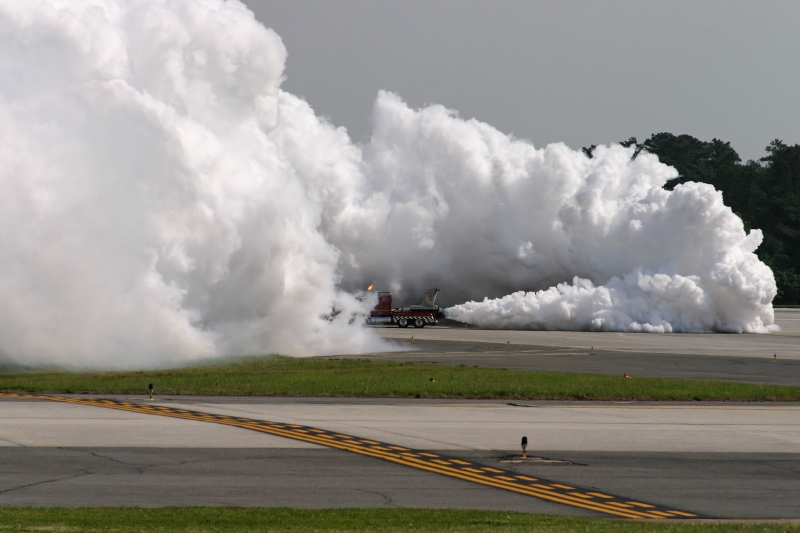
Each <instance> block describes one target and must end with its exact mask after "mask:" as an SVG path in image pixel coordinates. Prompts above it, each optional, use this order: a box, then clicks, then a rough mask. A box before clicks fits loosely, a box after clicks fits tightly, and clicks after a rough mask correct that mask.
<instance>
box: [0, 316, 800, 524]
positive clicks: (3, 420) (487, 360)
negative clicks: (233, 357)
mask: <svg viewBox="0 0 800 533" xmlns="http://www.w3.org/2000/svg"><path fill="white" fill-rule="evenodd" d="M776 315H777V318H778V321H777V322H778V324H779V325H780V326H781V328H782V329H781V331H780V332H777V333H771V334H767V335H648V334H616V333H608V334H605V333H585V332H572V333H570V332H527V331H487V330H477V329H473V328H459V327H436V328H424V329H422V330H415V329H411V328H409V329H405V330H401V329H399V328H379V333H380V334H381V335H382V336H384V337H385V338H387V339H390V340H391V342H392V343H395V348H399V349H401V350H403V351H391V352H386V353H376V354H368V355H366V356H365V355H361V356H359V357H367V358H371V359H390V360H402V361H417V362H432V363H437V364H452V365H461V364H466V365H480V366H491V367H502V368H510V369H526V370H547V371H560V372H585V373H599V374H612V375H613V374H622V373H628V374H631V375H634V376H637V377H638V376H642V377H675V378H689V379H716V380H730V381H743V382H753V383H776V384H800V310H798V311H796V310H778V311H777V313H776ZM411 336H414V337H415V338H414V342H413V343H412V342H411ZM592 347H594V350H592V349H591V348H592ZM775 353H777V354H778V358H777V362H773V357H772V356H773V354H775ZM120 399H121V400H131V401H135V402H144V399H143V398H142V397H121V398H120ZM148 405H151V406H159V405H163V406H171V407H176V408H183V409H191V410H196V411H202V412H206V413H212V414H216V415H226V416H231V417H247V418H248V419H253V420H270V421H275V422H278V423H284V424H302V425H304V427H313V428H321V429H322V430H324V431H328V432H341V434H343V435H344V434H347V435H353V436H355V437H356V438H360V439H374V440H375V441H380V442H385V443H391V444H393V445H397V446H401V447H403V446H405V447H409V448H414V449H417V450H427V451H430V452H432V453H433V454H445V455H447V456H449V457H455V458H461V459H462V460H464V461H473V462H476V463H482V464H485V465H492V466H493V467H495V468H497V469H499V470H504V471H513V472H516V473H517V474H519V476H522V477H523V478H524V477H532V478H548V479H550V480H555V481H556V482H559V483H563V484H567V485H564V486H575V487H584V489H583V490H589V491H592V490H594V491H598V493H608V494H613V495H617V496H620V497H625V498H630V499H631V501H644V502H652V503H654V504H657V505H664V506H671V507H673V508H675V509H682V510H685V511H689V512H692V513H696V514H700V515H705V516H711V517H718V518H736V519H739V518H742V519H756V518H792V519H797V518H800V506H798V505H797V502H798V501H800V475H798V474H800V405H798V404H745V403H742V404H724V403H720V404H714V403H702V404H697V403H695V404H676V403H649V404H648V403H599V402H597V403H586V402H517V403H513V402H501V401H444V400H414V399H407V400H405V399H404V400H398V399H330V398H252V397H249V398H225V397H215V398H203V397H195V398H193V397H174V398H165V397H157V399H156V401H155V402H152V403H148ZM522 435H525V436H527V437H528V439H529V441H530V445H529V454H530V455H531V456H533V457H538V458H542V459H541V460H534V461H529V462H520V461H519V460H518V456H519V449H518V445H519V440H520V438H521V436H522ZM17 505H20V506H87V505H88V506H111V505H136V506H165V505H253V506H267V507H268V506H290V507H301V508H329V507H412V506H413V507H435V508H463V509H497V510H517V511H527V512H542V513H553V514H570V515H582V516H601V515H600V514H599V513H596V512H595V511H591V510H586V509H582V508H578V507H574V506H569V505H562V504H558V503H553V502H551V501H545V500H542V499H537V498H534V497H531V496H526V495H523V494H517V493H514V492H510V491H508V490H502V489H500V488H493V487H490V486H483V485H480V484H477V483H475V482H471V481H468V480H463V479H455V478H453V477H446V476H443V475H439V474H436V473H432V472H428V471H423V470H421V469H419V468H414V467H410V466H407V465H402V464H394V463H392V462H388V461H386V460H381V459H378V458H374V457H365V456H363V455H358V454H356V453H352V452H348V451H343V450H340V449H332V448H330V447H326V446H320V445H318V444H312V443H309V442H302V441H299V440H296V439H290V438H284V437H281V436H276V435H271V434H264V433H258V432H256V431H252V430H248V429H245V428H243V427H229V426H224V425H219V424H216V423H209V422H205V421H200V420H181V419H174V418H166V417H163V416H154V415H151V414H143V413H134V412H124V411H117V410H112V409H108V408H103V407H90V406H85V405H73V404H63V403H55V402H49V401H36V400H9V399H0V506H17Z"/></svg>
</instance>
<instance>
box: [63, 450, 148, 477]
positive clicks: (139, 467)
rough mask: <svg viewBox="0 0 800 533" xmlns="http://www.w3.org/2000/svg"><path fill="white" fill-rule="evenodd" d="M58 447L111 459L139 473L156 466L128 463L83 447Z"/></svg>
mask: <svg viewBox="0 0 800 533" xmlns="http://www.w3.org/2000/svg"><path fill="white" fill-rule="evenodd" d="M58 449H59V450H68V451H71V452H78V453H85V454H88V455H91V456H92V457H97V458H98V459H105V460H107V461H111V462H112V463H117V464H120V465H125V466H129V467H132V468H133V469H134V470H135V471H136V472H138V473H140V474H144V471H145V469H147V468H151V467H154V466H157V465H156V464H148V465H136V464H134V463H128V462H126V461H121V460H119V459H114V458H113V457H109V456H107V455H102V454H100V453H97V452H94V451H92V450H83V449H80V448H67V447H64V446H60V447H59V448H58Z"/></svg>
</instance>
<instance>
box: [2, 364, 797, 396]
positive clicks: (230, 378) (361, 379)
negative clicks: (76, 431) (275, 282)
mask: <svg viewBox="0 0 800 533" xmlns="http://www.w3.org/2000/svg"><path fill="white" fill-rule="evenodd" d="M432 380H433V381H432ZM149 383H153V384H154V386H155V390H156V394H179V395H180V394H184V395H236V396H248V395H258V396H330V397H396V398H397V397H412V398H480V399H508V400H607V401H621V400H641V401H650V400H663V401H703V400H720V401H800V387H792V386H781V385H759V384H751V383H732V382H723V381H695V380H679V379H661V378H634V379H625V378H623V377H622V376H601V375H593V374H566V373H555V372H523V371H512V370H503V369H495V368H478V367H466V366H461V367H448V366H438V365H421V364H413V363H397V362H388V361H365V360H353V359H295V358H290V357H279V356H267V357H249V358H241V359H238V360H235V361H233V362H230V361H229V362H226V363H224V364H223V363H217V364H210V365H205V366H196V367H187V368H174V369H168V370H158V371H132V372H91V373H88V372H66V371H20V372H3V373H0V391H8V392H10V391H18V392H32V393H33V392H37V393H67V394H68V393H87V394H146V393H147V387H148V384H149Z"/></svg>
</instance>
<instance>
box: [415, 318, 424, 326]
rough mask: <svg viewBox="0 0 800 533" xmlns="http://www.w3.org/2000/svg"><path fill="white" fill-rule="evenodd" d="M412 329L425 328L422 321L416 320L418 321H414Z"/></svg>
mask: <svg viewBox="0 0 800 533" xmlns="http://www.w3.org/2000/svg"><path fill="white" fill-rule="evenodd" d="M414 327H415V328H424V327H425V321H424V320H422V319H421V318H418V319H416V320H414Z"/></svg>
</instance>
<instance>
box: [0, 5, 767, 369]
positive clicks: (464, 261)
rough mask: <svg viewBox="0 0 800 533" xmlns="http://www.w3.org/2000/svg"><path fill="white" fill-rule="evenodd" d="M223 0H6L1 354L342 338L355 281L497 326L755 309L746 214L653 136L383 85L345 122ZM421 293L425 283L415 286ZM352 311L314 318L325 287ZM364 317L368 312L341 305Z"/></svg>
mask: <svg viewBox="0 0 800 533" xmlns="http://www.w3.org/2000/svg"><path fill="white" fill-rule="evenodd" d="M285 60H286V50H285V48H284V46H283V44H282V42H281V40H280V38H279V37H278V36H277V35H276V34H275V33H274V32H272V31H271V30H268V29H265V28H264V27H263V26H262V25H261V24H260V23H258V22H257V21H255V19H254V17H253V15H252V13H251V12H250V11H249V10H247V8H246V7H245V6H243V5H242V4H241V3H239V2H238V1H236V0H229V1H227V2H225V1H221V0H195V1H189V0H83V1H80V0H69V1H66V0H26V1H25V2H17V1H15V0H0V140H1V141H2V142H0V186H1V187H2V191H3V194H2V196H0V269H1V270H0V272H1V273H2V275H1V276H0V352H2V354H0V356H2V357H5V358H7V359H12V360H16V361H18V362H23V363H31V364H36V363H46V362H54V363H60V364H65V363H74V364H94V365H99V364H102V365H112V366H145V365H152V364H159V363H165V362H174V361H179V360H186V359H191V358H196V357H205V356H214V355H220V354H235V353H255V352H267V351H280V352H283V353H291V354H294V355H308V354H320V353H336V352H358V351H364V350H372V349H376V348H378V347H379V346H380V341H379V340H378V339H377V338H376V337H375V336H374V335H373V334H372V333H371V332H370V331H369V330H367V329H365V328H361V327H359V326H358V324H357V323H355V324H349V323H348V322H349V321H348V319H349V318H350V317H351V316H353V313H358V312H363V311H364V310H366V309H368V308H369V307H370V302H369V301H368V300H367V301H359V300H357V299H356V298H355V297H354V296H353V294H356V293H358V292H359V291H360V290H362V289H363V288H364V287H365V286H366V285H368V284H370V283H374V284H375V285H376V288H379V289H389V290H392V291H393V292H394V293H395V297H396V299H397V300H403V299H405V300H407V301H411V300H415V299H421V293H422V291H423V290H424V289H426V288H428V287H429V286H434V285H436V286H439V287H441V288H442V289H443V292H442V296H443V298H444V299H445V302H449V303H459V302H463V301H465V300H468V299H482V298H484V297H490V298H497V297H500V296H503V295H505V294H508V293H511V292H513V291H519V290H528V291H535V290H543V289H548V287H551V286H554V285H556V284H558V283H563V282H570V281H572V280H573V278H574V277H577V278H580V279H576V280H575V281H574V283H573V285H563V284H562V285H558V286H557V287H556V288H553V289H549V290H546V291H544V292H539V293H527V294H526V293H515V294H512V295H511V296H508V297H506V298H503V299H500V300H486V301H484V302H482V303H474V302H470V303H468V304H464V305H460V306H456V307H454V308H452V309H450V311H449V313H450V316H452V317H453V318H456V319H458V320H463V321H466V322H472V323H477V324H483V325H486V326H491V327H536V328H568V329H575V328H579V329H614V330H632V331H764V330H765V328H766V327H767V326H768V325H770V324H771V323H772V308H771V305H770V302H771V300H772V298H773V296H774V294H775V283H774V280H773V277H772V273H771V272H770V270H769V269H768V268H767V267H766V266H765V265H763V264H762V263H761V262H759V261H758V259H757V258H756V256H755V255H754V254H753V253H752V252H753V250H755V248H756V247H757V246H758V244H759V242H760V240H761V235H760V232H758V231H753V232H751V233H750V235H749V236H748V235H745V232H744V228H743V226H742V223H741V221H740V220H739V219H738V217H736V216H735V215H734V214H733V213H731V211H730V210H729V209H728V208H726V207H725V206H724V205H723V204H722V200H721V197H720V195H719V193H717V192H716V191H714V190H713V189H712V188H710V187H708V186H705V185H697V184H686V185H683V186H680V187H678V188H676V190H675V191H673V192H668V191H665V190H663V189H662V188H661V187H662V185H663V184H664V183H665V182H666V180H668V179H669V178H671V177H674V176H675V175H676V173H675V171H674V169H671V168H669V167H667V166H665V165H662V164H660V163H659V162H658V161H657V159H656V158H655V157H653V156H650V155H640V156H638V157H637V158H636V159H634V160H631V156H632V155H633V154H632V152H631V150H630V149H626V148H623V147H620V146H612V147H600V148H598V149H597V150H596V151H595V157H594V158H592V159H589V158H587V157H585V156H584V155H583V154H582V153H580V152H575V151H572V150H570V149H568V148H567V147H565V146H563V145H561V144H554V145H550V146H547V147H546V148H544V149H538V150H537V149H535V148H534V147H533V146H531V145H530V144H529V143H527V142H523V141H519V140H515V139H513V138H511V137H509V136H507V135H504V134H502V133H500V132H498V131H497V130H495V129H493V128H492V127H490V126H488V125H486V124H483V123H480V122H477V121H474V120H471V121H464V120H461V119H459V118H458V117H457V116H455V114H454V113H453V112H451V111H448V110H447V109H445V108H443V107H440V106H431V107H428V108H426V109H422V110H412V109H410V108H408V107H407V106H406V105H405V104H404V103H403V102H402V101H401V100H400V98H399V97H397V96H396V95H394V94H391V93H380V94H379V95H378V98H377V101H376V103H375V110H374V113H373V117H372V119H373V126H374V133H373V136H372V138H371V140H370V141H369V142H368V143H367V144H365V145H363V146H359V145H354V144H353V143H352V142H351V140H350V139H349V137H348V136H347V132H346V131H345V130H344V129H343V128H336V127H334V126H332V125H330V124H328V123H327V122H326V121H324V120H323V119H320V118H319V117H317V116H316V115H315V114H314V112H313V110H312V109H311V107H310V106H309V105H308V104H307V103H306V102H304V101H302V100H301V99H299V98H297V97H295V96H293V95H291V94H289V93H286V92H284V91H282V90H281V89H280V84H281V81H282V76H283V68H284V62H285ZM411 303H417V302H411ZM334 307H335V308H337V309H339V310H341V311H342V312H341V313H339V314H338V316H337V317H336V318H335V319H334V320H328V319H326V318H323V315H326V314H327V315H330V314H331V310H332V308H334ZM356 322H358V321H356Z"/></svg>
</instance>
